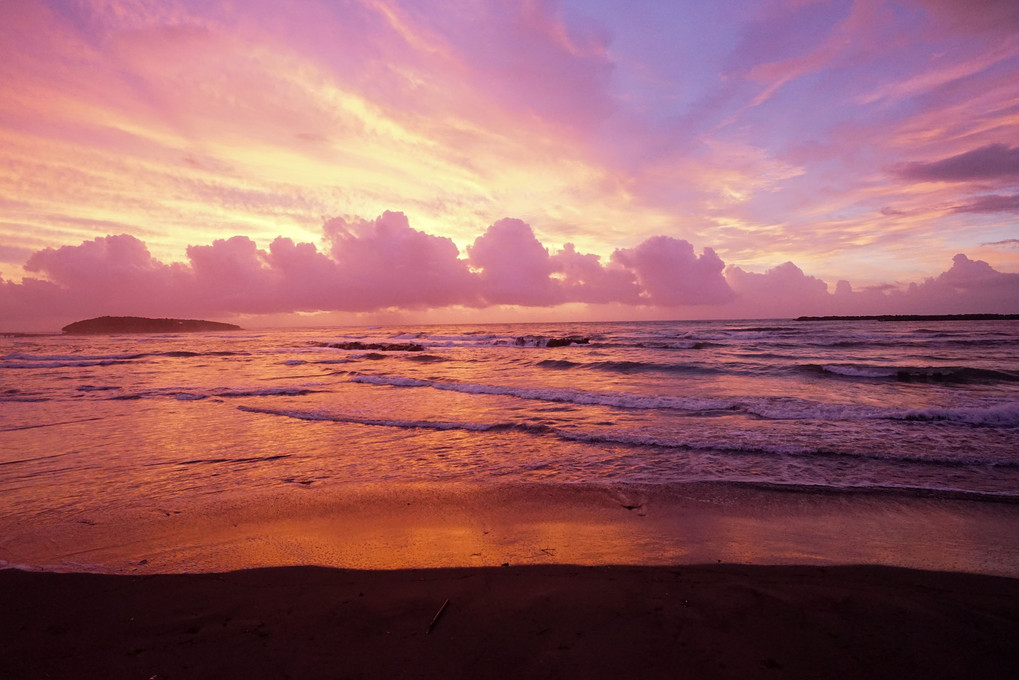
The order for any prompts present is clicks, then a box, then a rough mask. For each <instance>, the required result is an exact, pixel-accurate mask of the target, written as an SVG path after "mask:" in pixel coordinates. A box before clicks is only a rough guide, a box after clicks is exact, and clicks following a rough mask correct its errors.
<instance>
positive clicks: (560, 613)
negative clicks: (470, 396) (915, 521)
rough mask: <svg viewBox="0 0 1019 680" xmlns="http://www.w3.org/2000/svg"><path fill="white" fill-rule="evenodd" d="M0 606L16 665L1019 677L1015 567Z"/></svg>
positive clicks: (294, 573)
mask: <svg viewBox="0 0 1019 680" xmlns="http://www.w3.org/2000/svg"><path fill="white" fill-rule="evenodd" d="M446 602H448V604H447V605H445V607H444V603H446ZM443 607H444V608H443ZM0 608H2V610H3V611H4V613H5V615H4V616H3V617H0V676H3V677H4V678H9V679H10V680H16V679H19V678H37V677H56V678H71V677H73V678H106V677H144V678H159V679H164V678H177V677H190V678H220V677H247V678H276V677H301V678H342V677H362V678H389V677H419V678H471V677H509V676H513V677H585V678H616V677H641V678H658V677H662V678H664V677H698V678H747V677H782V678H817V677H831V678H864V677H867V678H871V677H888V678H892V677H894V678H897V679H900V680H901V679H907V678H924V679H925V680H931V679H936V678H957V677H1011V676H1015V675H1017V674H1019V655H1016V654H1015V652H1014V648H1013V646H1012V645H1013V641H1014V640H1015V639H1016V636H1017V635H1019V579H1010V578H1002V577H994V576H985V575H973V574H960V573H944V572H934V571H920V570H909V569H900V568H893V567H881V566H826V567H816V566H747V565H732V564H712V565H680V566H675V565H674V566H661V567H632V566H599V567H586V566H574V565H555V566H511V567H481V568H459V569H403V570H375V571H353V570H339V569H326V568H319V567H283V568H270V569H247V570H242V571H234V572H226V573H206V574H187V575H183V574H177V575H166V574H164V575H145V576H126V575H120V576H115V575H98V574H55V573H44V572H24V571H17V570H0ZM440 609H441V611H442V613H441V616H439V617H438V618H435V617H436V615H437V613H438V612H439V611H440ZM433 621H434V622H433Z"/></svg>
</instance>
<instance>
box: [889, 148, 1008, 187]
mask: <svg viewBox="0 0 1019 680" xmlns="http://www.w3.org/2000/svg"><path fill="white" fill-rule="evenodd" d="M895 171H896V173H897V174H898V175H899V176H901V177H904V178H906V179H913V180H919V181H923V182H966V181H970V180H988V179H998V178H1009V177H1019V147H1010V146H1005V145H1004V144H989V145H987V146H982V147H980V148H978V149H973V150H972V151H967V152H965V153H961V154H959V155H957V156H950V157H948V158H945V159H942V160H940V161H934V162H931V163H905V164H903V165H901V166H899V167H898V168H896V170H895Z"/></svg>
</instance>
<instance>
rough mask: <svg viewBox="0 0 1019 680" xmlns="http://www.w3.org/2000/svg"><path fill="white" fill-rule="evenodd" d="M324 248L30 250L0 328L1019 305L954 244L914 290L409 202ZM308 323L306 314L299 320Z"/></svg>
mask: <svg viewBox="0 0 1019 680" xmlns="http://www.w3.org/2000/svg"><path fill="white" fill-rule="evenodd" d="M321 244H322V247H321V249H320V247H319V246H318V245H316V244H314V243H306V242H305V243H295V242H294V241H293V240H292V239H290V238H284V237H278V238H276V239H275V240H273V241H272V242H271V243H270V244H269V246H268V248H267V249H262V248H259V247H258V245H257V244H256V243H255V241H254V240H252V239H251V238H248V237H246V236H234V237H232V238H229V239H218V240H215V241H213V242H212V243H211V244H209V245H192V246H189V247H188V248H187V251H186V254H187V261H186V262H173V263H165V262H162V261H160V260H158V259H157V258H155V257H153V256H152V255H151V253H150V252H149V249H148V247H147V246H146V244H145V243H144V242H143V241H141V240H139V239H138V238H136V237H134V236H130V235H127V234H120V235H112V236H102V237H97V238H94V239H92V240H88V241H84V242H83V243H81V244H80V245H76V246H62V247H59V248H44V249H42V250H39V251H37V252H35V253H34V254H32V255H31V257H29V259H28V261H27V263H26V264H25V269H26V270H27V271H29V272H31V275H30V276H27V277H25V278H24V279H23V280H22V281H20V282H14V281H5V280H2V279H0V319H3V326H4V328H3V330H19V329H22V330H23V329H38V328H40V327H41V326H44V325H45V324H50V326H49V327H50V328H52V327H53V326H57V325H63V324H65V323H68V322H70V321H73V320H76V319H79V318H86V317H91V316H99V315H104V314H109V315H140V316H192V317H193V316H205V317H210V316H211V317H235V316H238V315H281V314H283V315H286V314H293V313H297V312H355V313H366V312H367V313H373V312H382V311H388V310H406V311H410V312H428V311H429V310H436V309H450V308H466V309H471V308H473V309H483V308H488V307H505V306H512V307H524V308H552V307H557V306H559V305H565V304H571V303H572V304H581V305H588V306H590V310H591V315H592V318H594V317H595V316H596V315H597V314H598V313H599V310H600V311H601V313H604V311H605V309H606V307H605V306H606V305H608V306H614V307H613V308H614V310H615V311H614V314H615V315H616V316H620V315H621V316H625V315H626V311H625V310H627V309H629V310H631V311H632V312H633V313H635V314H636V313H637V311H638V310H640V313H641V314H642V315H644V314H646V313H647V312H648V311H649V310H651V311H655V312H657V313H658V314H659V315H660V316H662V317H669V316H671V317H676V318H682V317H686V318H694V317H699V318H721V317H744V318H765V317H789V316H799V315H803V314H877V313H960V312H999V313H1015V312H1019V274H1011V273H1003V272H999V271H996V270H995V269H993V268H992V267H991V266H990V265H988V264H987V263H986V262H983V261H980V260H971V259H969V258H968V257H967V256H966V255H963V254H958V255H956V256H955V258H954V260H953V263H952V266H951V268H950V269H948V270H947V271H945V272H944V273H941V274H939V275H937V276H934V277H930V278H927V279H925V280H923V281H921V282H916V283H911V284H909V285H907V286H894V285H889V286H881V287H870V288H866V289H862V290H859V291H856V290H854V289H853V288H852V285H851V284H850V283H849V282H847V281H839V282H838V283H837V284H836V285H835V287H834V289H833V290H829V286H828V284H827V283H826V282H824V281H822V280H821V279H818V278H816V277H814V276H810V275H808V274H805V273H804V272H803V271H802V270H801V269H800V268H799V267H797V266H796V265H795V264H793V263H792V262H786V263H784V264H781V265H778V266H776V267H773V268H771V269H769V270H767V271H765V272H763V273H755V272H751V271H746V270H744V269H742V268H741V267H739V266H735V265H728V266H726V264H725V263H724V262H723V261H722V260H721V258H719V256H718V255H717V254H716V253H715V252H714V250H712V249H711V248H704V249H703V250H702V252H701V253H700V254H697V252H696V251H695V249H694V246H693V245H692V244H690V243H689V242H687V241H684V240H681V239H676V238H672V237H670V236H653V237H651V238H648V239H646V240H644V241H643V242H641V243H639V244H638V245H637V246H635V247H633V248H624V249H617V250H616V251H615V252H613V253H612V255H611V257H609V258H608V260H607V261H605V262H603V261H602V259H601V258H600V257H599V256H597V255H594V254H590V253H582V252H579V251H578V250H577V249H576V248H575V247H574V246H573V245H572V244H569V243H568V244H566V245H564V246H563V247H562V248H561V249H559V250H556V251H552V250H550V249H549V248H548V247H547V246H545V245H543V244H542V243H541V242H540V241H539V240H538V238H537V237H536V236H535V234H534V230H533V229H532V228H531V226H530V225H529V224H527V223H525V222H523V221H521V220H518V219H502V220H499V221H497V222H495V223H493V224H492V225H490V226H489V227H488V228H487V229H486V230H485V231H484V233H482V234H481V235H480V236H478V237H477V238H476V239H475V240H474V242H473V244H471V245H470V246H468V247H467V249H466V251H467V252H466V253H464V254H461V253H460V251H459V249H458V248H457V246H456V245H455V244H454V243H453V241H452V240H450V239H449V238H445V237H440V236H434V235H431V234H428V233H425V232H423V231H420V230H417V229H414V228H413V227H411V225H410V223H409V221H408V219H407V217H406V216H405V215H404V214H402V213H399V212H388V211H387V212H385V213H383V214H382V215H381V216H380V217H378V218H376V219H375V220H364V219H359V218H334V219H330V220H328V221H326V222H325V224H324V225H323V228H322V241H321ZM294 322H295V323H297V322H298V321H297V320H296V319H295V320H294Z"/></svg>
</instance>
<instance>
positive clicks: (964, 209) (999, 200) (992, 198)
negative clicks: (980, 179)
mask: <svg viewBox="0 0 1019 680" xmlns="http://www.w3.org/2000/svg"><path fill="white" fill-rule="evenodd" d="M953 212H957V213H999V212H1019V194H1013V195H1011V196H1002V195H998V194H990V195H988V196H978V197H977V198H975V199H974V200H972V201H970V202H969V203H965V204H963V205H960V206H956V207H955V208H953Z"/></svg>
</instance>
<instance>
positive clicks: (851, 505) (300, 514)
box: [0, 483, 1019, 578]
mask: <svg viewBox="0 0 1019 680" xmlns="http://www.w3.org/2000/svg"><path fill="white" fill-rule="evenodd" d="M0 535H3V536H4V541H3V544H2V545H0V567H3V566H23V567H28V568H32V569H42V570H45V571H53V572H94V573H119V574H138V575H140V574H158V573H197V572H210V573H211V572H223V571H230V570H235V569H245V568H256V567H284V566H295V565H318V566H324V567H336V568H347V569H369V570H371V569H401V568H434V567H493V566H499V565H501V564H504V563H510V564H513V565H527V564H530V565H554V564H580V565H611V564H614V565H621V564H629V565H646V566H668V565H676V564H698V563H701V564H713V563H717V562H723V563H730V564H763V565H766V564H772V565H777V564H801V565H838V564H882V565H887V566H897V567H906V568H915V569H926V570H932V571H954V572H963V573H975V574H988V575H998V576H1008V577H1013V578H1017V577H1019V540H1017V537H1019V504H1016V503H1012V502H983V501H976V500H971V499H966V498H953V497H935V498H929V497H923V496H915V495H903V494H895V493H886V492H880V493H869V492H859V493H854V492H845V493H834V494H829V493H821V494H815V493H807V492H803V491H794V492H789V491H788V490H782V489H768V488H759V487H754V486H735V485H722V484H710V483H708V484H686V485H677V486H655V485H605V486H573V485H552V484H531V485H512V484H507V485H470V484H454V483H450V484H443V485H433V484H385V483H380V484H375V485H336V486H333V487H327V486H323V487H313V488H311V489H308V488H306V487H300V486H291V487H290V488H285V489H273V490H270V491H267V492H263V493H255V492H247V491H246V492H244V493H242V494H237V495H235V496H222V497H211V498H207V499H203V500H198V499H195V498H193V497H192V498H188V499H186V501H185V499H180V500H179V501H177V502H174V501H173V500H172V499H165V500H163V501H160V502H159V503H158V504H152V505H144V506H138V507H134V508H119V509H117V510H116V511H113V510H109V509H107V510H105V511H104V510H99V509H95V510H91V511H90V510H87V509H82V510H80V511H78V512H75V513H70V514H66V515H63V516H61V517H58V518H51V519H48V520H46V521H43V520H42V519H41V518H39V517H31V516H21V517H20V518H18V517H13V516H11V517H8V518H6V519H5V520H0Z"/></svg>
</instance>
